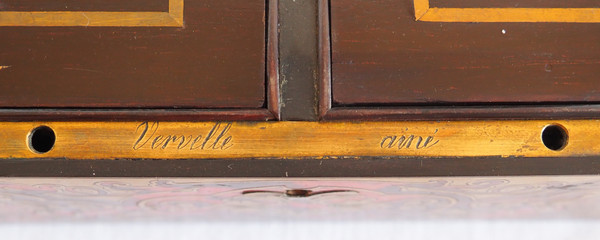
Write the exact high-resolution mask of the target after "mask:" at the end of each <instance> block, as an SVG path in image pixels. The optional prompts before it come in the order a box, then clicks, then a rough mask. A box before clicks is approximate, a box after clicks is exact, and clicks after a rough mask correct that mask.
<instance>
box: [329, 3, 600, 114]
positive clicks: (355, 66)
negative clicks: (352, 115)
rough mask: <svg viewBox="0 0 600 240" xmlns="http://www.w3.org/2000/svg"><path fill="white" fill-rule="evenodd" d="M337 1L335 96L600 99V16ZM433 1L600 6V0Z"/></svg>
mask: <svg viewBox="0 0 600 240" xmlns="http://www.w3.org/2000/svg"><path fill="white" fill-rule="evenodd" d="M330 6H331V16H330V19H331V44H332V46H331V49H332V55H331V74H332V79H331V81H332V103H333V105H334V106H348V107H350V106H431V105H437V106H452V105H456V104H458V105H461V104H465V105H482V104H484V105H485V104H487V105H494V104H539V103H542V104H548V103H554V104H556V103H594V102H598V101H600V85H599V84H598V82H597V80H598V76H599V75H600V54H599V53H600V23H557V22H554V23H509V22H510V21H509V20H507V21H506V22H494V23H460V22H422V21H415V12H414V1H413V0H376V1H360V0H331V1H330ZM431 6H432V7H437V8H440V9H442V8H461V9H462V8H465V9H468V8H507V9H514V8H523V9H528V8H538V9H541V8H574V9H580V10H581V9H583V8H598V7H600V5H599V3H598V1H592V0H587V1H586V0H579V1H569V2H565V1H557V0H550V1H537V0H535V1H534V0H523V1H516V0H515V1H508V2H507V1H475V0H472V1H471V0H469V1H431ZM523 11H525V10H523ZM533 11H535V10H533ZM578 11H579V10H578ZM590 14H592V15H593V16H596V17H597V14H596V13H593V12H592V13H590ZM487 17H490V16H489V15H488V16H487ZM482 18H484V16H482ZM496 20H498V21H499V19H496Z"/></svg>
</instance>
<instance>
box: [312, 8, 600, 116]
mask: <svg viewBox="0 0 600 240" xmlns="http://www.w3.org/2000/svg"><path fill="white" fill-rule="evenodd" d="M318 1H319V2H318V4H319V68H320V76H319V117H320V119H321V120H367V121H372V120H437V119H444V120H472V119H480V120H485V119H559V118H563V119H598V118H600V103H554V104H552V103H540V104H539V105H535V104H532V103H523V104H519V103H509V104H503V103H498V104H493V105H477V104H472V105H471V104H469V105H465V104H460V103H457V106H452V105H449V106H440V105H431V106H385V105H373V106H336V105H335V103H333V97H332V87H331V86H332V84H331V81H332V63H331V45H332V43H331V29H330V28H331V16H330V14H331V13H330V11H331V7H330V1H331V0H318ZM421 2H422V1H421Z"/></svg>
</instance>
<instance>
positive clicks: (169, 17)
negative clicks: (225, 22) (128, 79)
mask: <svg viewBox="0 0 600 240" xmlns="http://www.w3.org/2000/svg"><path fill="white" fill-rule="evenodd" d="M183 2H184V0H169V10H168V12H158V11H157V12H99V11H39V12H38V11H0V26H4V27H6V26H37V27H69V26H84V27H182V26H183Z"/></svg>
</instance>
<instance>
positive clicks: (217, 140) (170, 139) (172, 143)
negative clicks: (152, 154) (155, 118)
mask: <svg viewBox="0 0 600 240" xmlns="http://www.w3.org/2000/svg"><path fill="white" fill-rule="evenodd" d="M231 125H232V123H215V124H214V125H213V126H212V128H211V129H210V130H209V131H208V132H207V133H205V134H189V133H183V134H169V135H162V134H157V132H159V123H158V122H152V123H149V122H143V123H141V124H140V125H138V126H137V128H136V130H135V132H136V134H139V136H137V139H136V141H135V142H134V143H133V149H134V150H139V149H141V148H144V147H146V148H150V149H167V148H175V149H178V150H208V149H214V150H225V149H228V148H230V147H232V146H233V142H232V141H233V137H232V136H231V135H230V134H229V130H230V129H231Z"/></svg>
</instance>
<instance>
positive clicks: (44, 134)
mask: <svg viewBox="0 0 600 240" xmlns="http://www.w3.org/2000/svg"><path fill="white" fill-rule="evenodd" d="M54 142H56V135H55V134H54V130H52V128H50V127H48V126H39V127H37V128H35V129H33V130H31V132H30V133H29V149H31V151H33V152H35V153H39V154H42V153H47V152H49V151H50V150H52V148H53V147H54Z"/></svg>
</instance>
